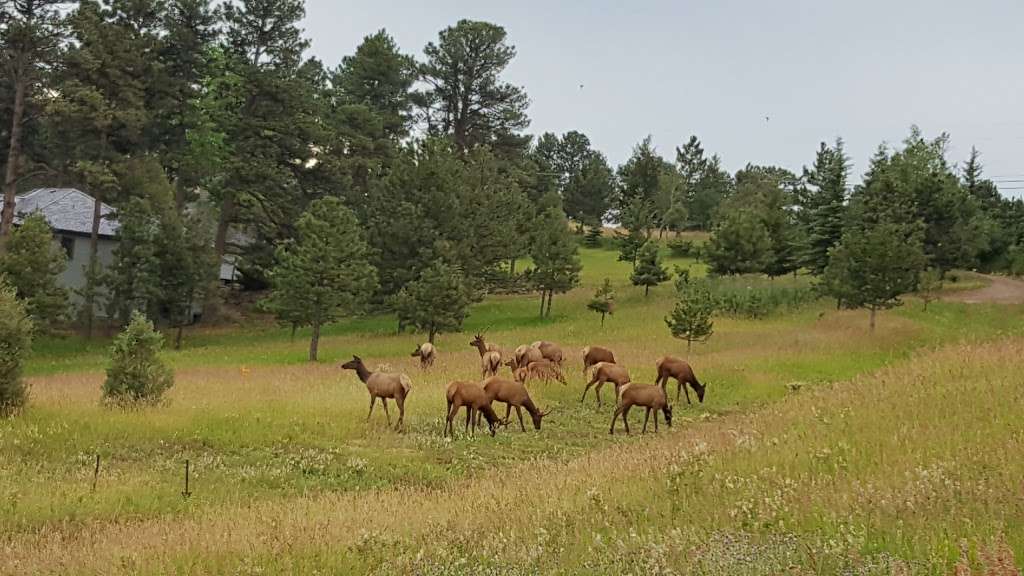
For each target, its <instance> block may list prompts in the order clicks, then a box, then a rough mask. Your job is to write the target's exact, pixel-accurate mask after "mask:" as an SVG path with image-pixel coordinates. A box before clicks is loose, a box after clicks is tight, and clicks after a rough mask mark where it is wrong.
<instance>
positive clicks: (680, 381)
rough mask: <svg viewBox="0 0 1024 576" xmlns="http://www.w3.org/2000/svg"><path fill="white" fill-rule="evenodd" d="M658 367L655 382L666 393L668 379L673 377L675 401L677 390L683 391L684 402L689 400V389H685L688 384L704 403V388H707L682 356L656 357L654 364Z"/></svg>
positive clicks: (688, 402) (677, 399)
mask: <svg viewBox="0 0 1024 576" xmlns="http://www.w3.org/2000/svg"><path fill="white" fill-rule="evenodd" d="M656 366H657V367H658V379H657V380H655V382H654V383H655V384H658V385H660V386H661V387H662V389H663V390H665V393H666V394H668V388H667V387H668V379H669V378H675V380H676V402H678V401H679V392H680V391H683V392H685V393H686V403H687V404H692V402H690V391H689V390H687V389H686V385H687V384H689V385H690V387H691V388H693V391H694V392H696V393H697V400H698V401H699V402H700V403H702V404H703V403H704V390H705V389H706V388H707V386H705V385H704V384H701V383H700V382H699V381H698V380H697V376H695V375H694V374H693V368H691V367H690V364H689V363H687V362H686V360H683V359H682V358H676V357H675V356H664V357H662V358H660V359H658V362H657V364H656Z"/></svg>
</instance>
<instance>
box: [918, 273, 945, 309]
mask: <svg viewBox="0 0 1024 576" xmlns="http://www.w3.org/2000/svg"><path fill="white" fill-rule="evenodd" d="M941 290H942V272H941V271H940V270H938V269H937V268H928V269H927V270H922V271H921V272H920V273H918V275H917V295H918V297H919V298H920V299H921V301H922V302H924V309H925V310H927V309H928V304H929V303H930V302H932V301H934V300H936V299H938V297H939V291H941Z"/></svg>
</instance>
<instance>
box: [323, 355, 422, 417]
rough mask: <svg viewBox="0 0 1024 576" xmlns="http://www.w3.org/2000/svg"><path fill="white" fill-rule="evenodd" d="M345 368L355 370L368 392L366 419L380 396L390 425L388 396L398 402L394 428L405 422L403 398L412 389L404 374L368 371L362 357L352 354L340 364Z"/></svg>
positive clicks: (371, 414)
mask: <svg viewBox="0 0 1024 576" xmlns="http://www.w3.org/2000/svg"><path fill="white" fill-rule="evenodd" d="M341 367H342V368H343V369H345V370H355V372H356V376H359V379H360V380H362V382H363V384H366V390H367V391H368V392H369V393H370V413H369V414H367V415H366V421H367V422H369V421H370V416H373V405H374V403H375V402H376V401H377V398H380V403H381V404H383V405H384V415H385V416H386V417H387V419H388V426H391V414H390V413H388V401H387V399H388V398H393V399H394V400H395V404H398V424H397V425H395V428H396V429H398V428H401V427H402V424H403V423H404V422H405V398H406V397H407V396H408V395H409V392H410V391H411V390H412V381H411V380H409V377H408V376H406V375H405V374H391V373H386V372H370V371H369V370H367V368H366V365H365V364H363V360H362V358H360V357H359V356H352V360H349V361H348V362H345V363H344V364H342V365H341Z"/></svg>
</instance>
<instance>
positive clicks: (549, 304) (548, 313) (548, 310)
mask: <svg viewBox="0 0 1024 576" xmlns="http://www.w3.org/2000/svg"><path fill="white" fill-rule="evenodd" d="M554 298H555V293H554V291H552V290H548V309H547V312H545V313H544V317H545V318H551V301H552V300H553V299H554Z"/></svg>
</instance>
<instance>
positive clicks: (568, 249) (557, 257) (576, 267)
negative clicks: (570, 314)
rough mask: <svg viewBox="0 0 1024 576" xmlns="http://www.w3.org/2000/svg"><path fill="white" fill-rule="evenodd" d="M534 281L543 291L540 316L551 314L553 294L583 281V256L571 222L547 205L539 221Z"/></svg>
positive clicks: (532, 252)
mask: <svg viewBox="0 0 1024 576" xmlns="http://www.w3.org/2000/svg"><path fill="white" fill-rule="evenodd" d="M536 226H537V228H536V234H535V235H534V241H533V249H532V250H531V252H530V255H531V256H532V257H533V263H534V266H535V267H534V270H533V275H532V280H533V284H534V286H536V287H537V289H538V290H539V291H540V294H541V298H540V316H541V317H542V318H543V317H546V316H550V315H551V300H552V299H553V298H554V295H555V294H556V293H557V294H564V293H565V292H568V291H569V290H572V289H573V288H574V287H575V286H576V285H577V284H579V282H580V270H581V268H582V267H581V265H580V258H579V256H578V255H577V252H578V248H577V246H576V240H575V239H574V238H573V235H572V232H571V231H570V230H569V222H568V221H567V220H566V218H565V213H563V212H562V211H561V210H560V209H558V208H548V209H547V210H546V211H545V212H544V213H543V214H541V215H540V216H539V217H538V219H537V223H536Z"/></svg>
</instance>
